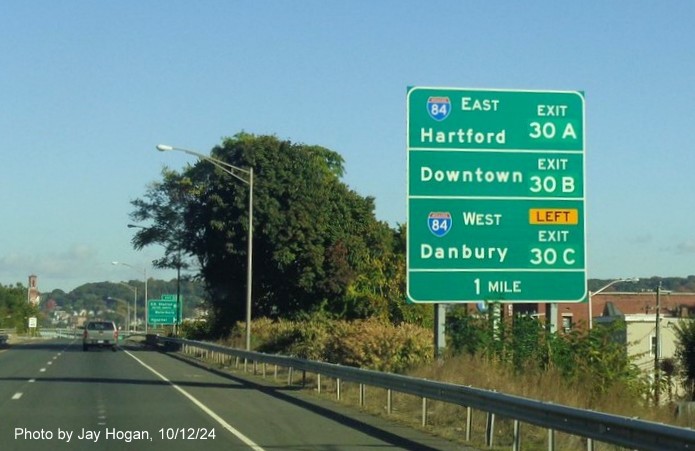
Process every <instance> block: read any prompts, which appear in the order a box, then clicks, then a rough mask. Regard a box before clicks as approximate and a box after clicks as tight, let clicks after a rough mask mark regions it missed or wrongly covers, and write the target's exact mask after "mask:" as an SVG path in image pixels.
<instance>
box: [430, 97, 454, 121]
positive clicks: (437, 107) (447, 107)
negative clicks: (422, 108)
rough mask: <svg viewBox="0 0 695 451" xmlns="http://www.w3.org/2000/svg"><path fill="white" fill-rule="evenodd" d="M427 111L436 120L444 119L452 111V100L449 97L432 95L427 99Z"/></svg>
mask: <svg viewBox="0 0 695 451" xmlns="http://www.w3.org/2000/svg"><path fill="white" fill-rule="evenodd" d="M427 112H428V113H430V117H431V118H432V119H434V120H435V121H443V120H444V119H446V118H447V116H449V113H450V112H451V101H450V100H449V98H448V97H436V96H432V97H430V98H428V99H427Z"/></svg>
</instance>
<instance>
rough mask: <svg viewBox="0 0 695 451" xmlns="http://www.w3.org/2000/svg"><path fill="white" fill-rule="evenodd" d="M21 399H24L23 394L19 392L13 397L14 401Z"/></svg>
mask: <svg viewBox="0 0 695 451" xmlns="http://www.w3.org/2000/svg"><path fill="white" fill-rule="evenodd" d="M21 397H22V393H19V392H17V393H15V394H14V396H12V399H19V398H21Z"/></svg>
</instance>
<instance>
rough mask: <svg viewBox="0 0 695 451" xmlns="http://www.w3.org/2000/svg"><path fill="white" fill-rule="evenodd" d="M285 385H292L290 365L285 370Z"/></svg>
mask: <svg viewBox="0 0 695 451" xmlns="http://www.w3.org/2000/svg"><path fill="white" fill-rule="evenodd" d="M287 385H289V386H291V385H292V367H289V370H288V371H287Z"/></svg>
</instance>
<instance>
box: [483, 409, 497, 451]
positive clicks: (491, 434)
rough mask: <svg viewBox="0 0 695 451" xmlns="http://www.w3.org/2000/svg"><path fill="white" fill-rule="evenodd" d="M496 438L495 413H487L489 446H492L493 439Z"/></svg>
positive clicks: (486, 430) (486, 434)
mask: <svg viewBox="0 0 695 451" xmlns="http://www.w3.org/2000/svg"><path fill="white" fill-rule="evenodd" d="M494 438H495V414H494V413H490V412H488V413H487V421H486V422H485V443H486V444H487V446H488V448H492V444H493V439H494Z"/></svg>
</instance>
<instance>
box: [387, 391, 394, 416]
mask: <svg viewBox="0 0 695 451" xmlns="http://www.w3.org/2000/svg"><path fill="white" fill-rule="evenodd" d="M392 398H393V393H392V392H391V389H390V388H389V389H388V390H386V413H387V414H389V415H391V402H392V401H393V400H392Z"/></svg>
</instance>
